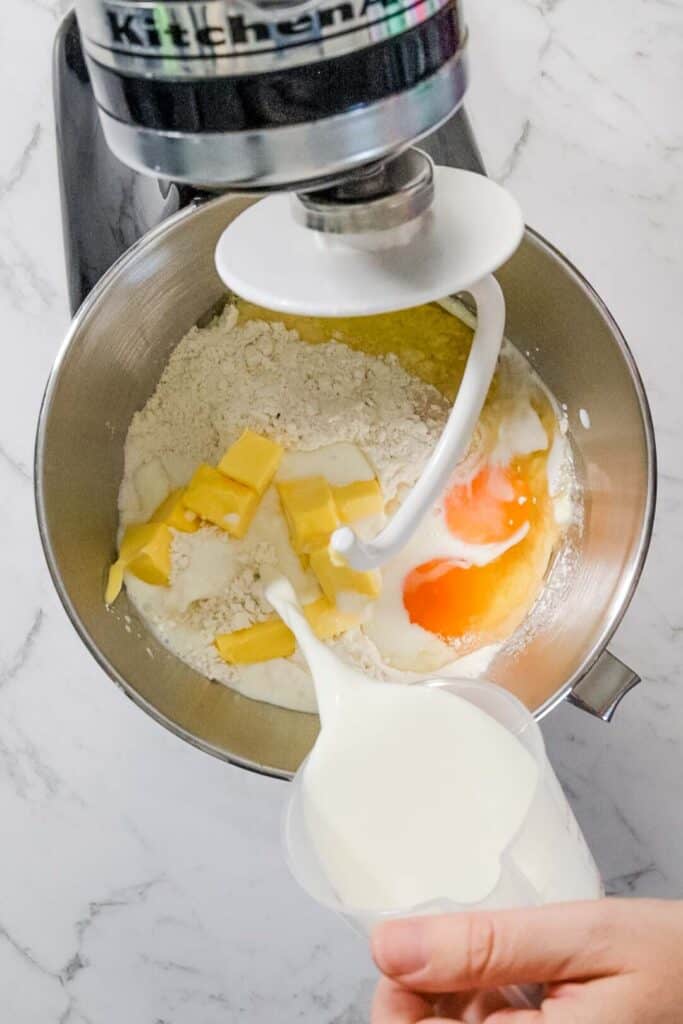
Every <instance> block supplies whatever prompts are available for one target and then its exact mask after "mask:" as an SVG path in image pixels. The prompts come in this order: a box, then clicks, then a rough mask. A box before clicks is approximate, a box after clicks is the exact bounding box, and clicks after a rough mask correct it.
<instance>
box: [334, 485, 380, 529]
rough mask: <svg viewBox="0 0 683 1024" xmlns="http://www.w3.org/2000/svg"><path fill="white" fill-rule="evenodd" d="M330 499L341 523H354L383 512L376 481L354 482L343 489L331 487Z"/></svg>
mask: <svg viewBox="0 0 683 1024" xmlns="http://www.w3.org/2000/svg"><path fill="white" fill-rule="evenodd" d="M332 497H333V498H334V503H335V505H336V506H337V512H338V513H339V518H340V519H341V521H342V523H354V522H356V520H358V519H367V518H368V517H369V516H376V515H380V514H381V513H382V512H383V511H384V500H383V498H382V491H381V489H380V486H379V482H378V481H377V480H356V481H355V482H354V483H352V484H345V485H344V486H343V487H333V488H332Z"/></svg>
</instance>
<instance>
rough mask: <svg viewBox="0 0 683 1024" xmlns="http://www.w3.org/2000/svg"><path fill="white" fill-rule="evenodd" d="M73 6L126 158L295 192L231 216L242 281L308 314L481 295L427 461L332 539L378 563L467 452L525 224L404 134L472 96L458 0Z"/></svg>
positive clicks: (207, 182) (337, 548)
mask: <svg viewBox="0 0 683 1024" xmlns="http://www.w3.org/2000/svg"><path fill="white" fill-rule="evenodd" d="M376 7H378V9H376ZM247 15H249V17H247ZM78 16H79V22H80V24H81V29H82V33H83V39H84V43H85V54H86V62H87V65H88V69H89V72H90V77H91V81H92V85H93V91H94V95H95V97H96V101H97V105H98V110H99V115H100V120H101V123H102V127H103V131H104V135H105V138H106V141H107V143H108V145H109V147H110V148H111V150H112V152H113V153H114V154H116V156H118V158H119V159H120V160H121V161H123V162H124V163H126V164H128V165H129V166H130V167H132V168H133V169H136V170H138V171H140V172H142V173H143V174H153V175H156V176H163V177H164V178H171V179H175V180H176V181H180V182H183V183H185V184H189V185H201V186H204V187H205V188H210V189H221V188H226V189H227V188H229V189H231V190H233V191H234V190H237V189H245V188H246V189H250V190H251V189H257V190H259V191H263V190H264V189H265V190H276V191H284V192H287V191H290V192H291V191H296V198H293V199H290V198H288V197H286V196H283V195H271V196H270V197H268V198H266V199H265V200H263V201H262V202H260V203H258V204H256V205H254V206H252V207H251V208H249V209H248V210H245V212H244V213H243V214H242V216H241V217H238V218H237V220H236V221H235V222H233V223H232V224H230V225H229V226H227V227H226V231H225V233H224V235H223V236H222V238H221V239H220V241H219V244H218V247H217V250H216V266H217V269H218V272H219V274H220V276H221V277H222V279H223V280H224V282H225V283H226V284H227V285H228V287H229V288H231V289H232V290H233V291H234V292H235V293H236V294H238V295H240V296H242V297H243V298H245V299H248V300H250V301H252V302H255V303H257V304H260V305H261V306H265V307H266V308H269V309H274V310H279V311H287V312H295V313H300V314H306V315H312V316H326V315H327V316H360V315H367V314H370V313H383V312H389V311H394V310H397V309H403V308H408V307H412V306H418V305H421V304H423V303H425V302H430V301H433V300H439V299H441V298H443V297H444V296H448V295H451V294H454V293H457V292H460V291H462V290H465V289H468V290H469V292H470V294H471V295H472V297H473V299H474V301H475V303H476V306H477V313H478V323H477V327H476V331H475V336H474V340H473V344H472V349H471V353H470V356H469V359H468V363H467V367H466V372H465V376H464V378H463V382H462V386H461V388H460V390H459V392H458V395H457V397H456V401H455V404H454V407H453V411H452V414H451V416H450V418H449V421H448V423H447V425H446V428H445V430H444V434H443V436H442V438H441V439H440V442H439V444H438V445H437V447H436V449H435V451H434V453H433V456H432V458H431V459H430V460H429V462H428V463H427V465H426V467H425V470H424V472H423V475H422V477H421V478H420V480H419V481H418V482H417V484H416V486H415V488H414V490H413V491H412V493H411V494H410V495H409V496H408V497H407V499H406V500H405V501H404V502H403V504H402V507H401V509H400V510H399V511H398V512H397V514H396V515H395V516H394V518H393V520H392V522H391V523H390V524H389V525H388V526H387V527H386V528H385V529H384V530H383V531H382V532H381V534H379V535H378V536H377V537H376V538H374V539H373V540H372V541H370V542H367V541H365V542H363V541H361V540H360V539H359V538H357V537H356V536H355V534H354V533H353V531H352V530H351V529H350V528H349V527H342V528H340V529H339V530H338V531H336V532H335V533H334V534H333V536H332V538H331V546H332V550H333V551H334V552H336V554H337V556H339V557H342V558H343V559H344V560H345V561H346V562H348V564H350V565H351V566H352V567H353V568H354V569H359V570H368V569H374V568H377V567H378V566H380V565H382V564H383V563H384V562H386V561H387V560H388V559H389V558H390V557H392V555H394V554H396V553H397V551H398V550H400V548H401V547H403V546H404V544H405V543H406V542H407V541H408V540H409V538H410V536H411V534H412V533H413V531H414V530H415V528H416V527H417V525H418V524H419V522H420V520H421V519H422V517H423V515H424V514H425V512H426V511H427V509H428V508H429V507H430V506H431V505H432V504H433V502H434V501H435V500H436V499H437V498H438V496H439V494H440V493H441V492H442V490H443V488H444V487H445V485H446V483H447V482H448V479H449V476H450V474H451V473H452V472H453V470H454V469H455V467H456V465H457V464H458V462H459V461H460V460H461V459H462V458H463V456H464V454H465V452H466V450H467V447H468V445H469V442H470V438H471V435H472V431H473V430H474V427H475V425H476V422H477V420H478V418H479V415H480V413H481V410H482V407H483V404H484V400H485V398H486V394H487V392H488V390H489V387H490V384H491V380H492V378H493V373H494V370H495V366H496V360H497V356H498V352H499V350H500V345H501V343H502V338H503V329H504V325H505V315H504V300H503V297H502V293H501V291H500V288H499V286H498V284H497V283H496V281H495V278H493V277H492V276H491V275H492V272H493V271H494V270H497V269H498V267H500V266H501V265H502V264H503V263H504V262H505V261H506V260H507V259H508V258H509V257H510V256H511V255H512V253H513V252H514V251H515V249H516V248H517V246H518V245H519V242H520V241H521V238H522V234H523V231H524V222H523V219H522V216H521V212H520V210H519V208H518V206H517V204H516V203H515V201H514V200H513V199H512V197H511V196H509V195H508V194H507V193H506V192H504V191H503V190H502V189H501V188H499V187H498V186H497V185H495V184H494V183H493V182H491V181H489V180H488V179H487V178H486V177H482V176H479V175H474V174H472V173H471V172H466V171H462V170H455V169H453V168H445V167H439V168H434V165H433V163H432V161H431V159H430V158H429V157H428V156H427V155H426V154H425V153H423V152H421V151H420V150H416V149H412V148H408V147H409V146H410V144H411V143H412V142H413V141H415V139H416V138H419V137H420V136H423V135H426V134H428V133H429V132H430V131H432V130H433V129H435V128H436V127H438V126H439V124H441V122H443V121H445V120H447V119H448V118H449V117H450V116H452V114H453V113H454V112H455V111H456V110H457V109H458V107H459V106H460V105H461V103H462V98H463V93H464V89H465V84H466V80H465V69H464V63H463V48H464V43H465V38H466V33H465V30H464V27H463V24H462V20H461V16H460V12H459V6H458V3H457V0H410V2H408V3H402V2H401V0H390V2H388V3H385V2H384V0H382V2H378V0H374V2H371V0H363V4H362V7H359V8H358V9H355V8H354V7H353V6H352V4H351V3H347V2H344V3H342V4H340V5H337V6H336V7H334V6H332V7H329V6H324V5H322V4H317V3H313V2H312V0H308V2H306V3H304V4H301V3H298V4H296V5H292V4H290V3H288V2H287V0H285V2H281V0H274V2H273V0H269V2H268V3H259V2H258V0H257V2H256V3H251V0H250V2H249V3H246V4H245V5H243V6H242V7H241V6H240V5H239V3H238V4H237V5H233V4H231V3H228V2H225V0H218V2H213V3H210V4H205V3H196V2H189V3H187V2H185V3H164V4H161V5H159V4H157V5H154V6H152V7H150V6H148V5H146V4H145V5H140V4H124V5H121V4H119V3H118V2H117V3H110V2H108V0H84V2H82V3H81V4H80V5H79V7H78Z"/></svg>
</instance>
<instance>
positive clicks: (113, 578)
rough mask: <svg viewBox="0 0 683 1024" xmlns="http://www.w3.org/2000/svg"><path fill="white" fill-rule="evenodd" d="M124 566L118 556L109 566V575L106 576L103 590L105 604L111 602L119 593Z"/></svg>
mask: <svg viewBox="0 0 683 1024" xmlns="http://www.w3.org/2000/svg"><path fill="white" fill-rule="evenodd" d="M124 568H125V566H124V564H123V562H122V561H121V559H120V558H119V559H117V561H116V562H114V564H113V565H112V566H111V567H110V569H109V576H108V578H107V589H106V590H105V592H104V603H105V604H113V603H114V601H115V600H116V598H117V597H118V596H119V594H120V593H121V587H122V586H123V570H124Z"/></svg>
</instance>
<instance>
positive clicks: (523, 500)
mask: <svg viewBox="0 0 683 1024" xmlns="http://www.w3.org/2000/svg"><path fill="white" fill-rule="evenodd" d="M533 504H535V502H534V501H533V496H532V492H531V488H530V486H529V481H528V479H527V477H526V475H525V474H524V473H523V471H522V468H521V466H520V465H519V464H518V463H517V464H514V465H510V466H485V467H484V468H483V469H482V470H481V471H480V472H479V473H478V474H477V475H476V476H475V477H474V478H473V479H472V480H469V481H468V482H467V483H466V484H456V485H455V486H454V487H452V488H451V490H450V491H449V492H448V494H447V495H446V499H445V502H444V513H445V516H446V524H447V526H448V529H449V530H450V531H451V533H452V534H453V535H454V536H455V537H459V538H460V540H464V541H466V542H467V543H468V544H494V543H497V542H498V541H503V540H508V539H509V538H510V537H512V536H513V534H515V533H516V532H517V530H519V528H520V527H521V526H523V525H524V523H526V522H528V521H529V519H530V518H531V513H532V507H533Z"/></svg>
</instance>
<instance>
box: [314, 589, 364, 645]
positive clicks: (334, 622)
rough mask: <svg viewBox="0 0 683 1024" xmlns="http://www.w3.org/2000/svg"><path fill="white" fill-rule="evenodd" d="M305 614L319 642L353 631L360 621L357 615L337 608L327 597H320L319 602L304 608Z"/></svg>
mask: <svg viewBox="0 0 683 1024" xmlns="http://www.w3.org/2000/svg"><path fill="white" fill-rule="evenodd" d="M304 614H305V616H306V618H307V619H308V624H309V626H310V627H311V629H312V630H313V632H314V633H315V635H316V636H317V637H318V639H319V640H331V639H332V637H334V636H339V635H340V634H341V633H346V632H347V630H349V629H353V627H354V626H357V625H358V622H359V621H360V620H359V618H358V616H357V615H349V614H348V613H346V612H342V611H340V610H339V609H338V608H335V606H334V605H333V604H332V603H331V602H330V601H328V600H327V598H326V597H319V598H318V600H317V601H312V602H311V604H307V605H306V606H305V607H304Z"/></svg>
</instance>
